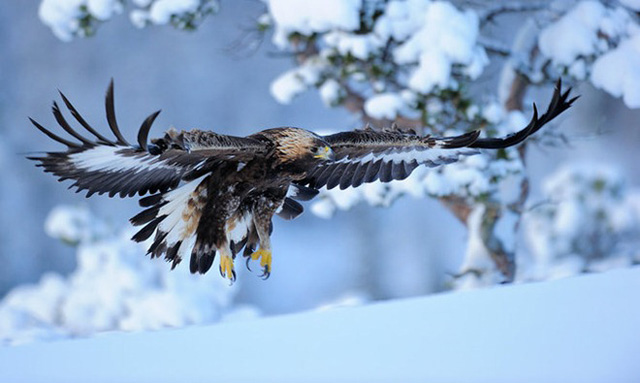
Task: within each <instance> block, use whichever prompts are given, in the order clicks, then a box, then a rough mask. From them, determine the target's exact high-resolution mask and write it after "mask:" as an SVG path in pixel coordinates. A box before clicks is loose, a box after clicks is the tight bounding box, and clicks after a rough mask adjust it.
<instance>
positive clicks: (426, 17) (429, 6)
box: [380, 1, 488, 93]
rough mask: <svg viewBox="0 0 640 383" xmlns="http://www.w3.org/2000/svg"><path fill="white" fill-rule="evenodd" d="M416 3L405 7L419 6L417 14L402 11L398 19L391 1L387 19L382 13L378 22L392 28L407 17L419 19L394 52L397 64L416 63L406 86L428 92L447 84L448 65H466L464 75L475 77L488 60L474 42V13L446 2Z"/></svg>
mask: <svg viewBox="0 0 640 383" xmlns="http://www.w3.org/2000/svg"><path fill="white" fill-rule="evenodd" d="M413 3H415V2H413ZM420 3H422V4H420V5H419V6H416V5H415V4H412V2H409V4H407V5H406V7H407V8H408V9H409V10H410V9H411V8H412V7H418V8H420V9H421V11H418V13H417V14H415V15H414V14H413V13H409V12H407V13H404V12H401V13H404V14H403V16H402V17H399V18H398V17H397V15H396V16H395V17H394V14H395V13H397V12H399V10H398V9H397V8H398V7H400V6H399V5H398V4H397V3H395V2H393V3H391V4H393V6H392V8H393V12H392V14H391V15H390V16H388V17H389V18H390V19H389V20H385V19H384V18H385V17H387V16H383V17H382V20H381V21H380V23H381V25H387V26H386V27H384V28H385V29H387V28H388V29H390V30H391V31H394V30H396V27H395V26H394V24H395V23H398V22H406V21H407V20H406V17H407V16H408V17H409V18H414V17H417V18H418V21H419V22H414V23H415V24H414V23H410V25H411V24H414V25H415V27H416V29H415V30H413V31H412V33H411V35H410V36H409V37H408V39H407V40H406V41H405V42H403V43H402V44H401V45H400V46H399V47H398V48H396V50H395V51H394V57H395V61H396V62H398V63H399V64H411V63H416V62H417V64H418V65H417V67H416V69H415V70H414V72H413V73H412V74H411V75H410V79H409V87H410V88H411V89H413V90H416V91H418V92H422V93H429V92H430V91H431V90H433V88H434V87H440V88H445V87H448V86H449V85H450V76H451V67H452V65H456V64H458V65H460V64H461V65H466V66H470V67H469V69H468V74H469V75H470V76H471V77H472V78H475V77H477V76H479V75H480V73H481V72H482V69H483V68H484V66H485V65H486V64H488V59H487V57H486V53H485V52H484V49H482V48H481V47H479V46H478V45H477V41H476V40H477V38H478V26H479V21H478V17H477V15H476V14H475V13H474V12H472V11H465V12H461V11H459V10H457V9H456V8H455V7H454V6H453V5H451V3H448V2H440V1H436V2H420ZM391 4H390V7H391ZM381 28H382V27H381ZM396 33H397V32H396ZM402 34H404V33H402Z"/></svg>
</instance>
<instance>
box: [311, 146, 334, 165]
mask: <svg viewBox="0 0 640 383" xmlns="http://www.w3.org/2000/svg"><path fill="white" fill-rule="evenodd" d="M313 157H314V158H320V159H323V160H328V161H333V159H334V158H335V156H334V154H333V150H331V148H330V147H328V146H325V147H324V148H322V149H320V151H319V152H318V154H316V155H315V156H313Z"/></svg>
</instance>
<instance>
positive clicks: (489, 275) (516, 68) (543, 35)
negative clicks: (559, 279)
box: [40, 0, 640, 285]
mask: <svg viewBox="0 0 640 383" xmlns="http://www.w3.org/2000/svg"><path fill="white" fill-rule="evenodd" d="M263 2H264V6H265V12H264V14H262V15H258V16H256V25H255V35H256V36H257V38H259V37H260V36H270V38H271V40H272V42H273V45H274V46H275V47H276V49H278V50H280V51H282V54H283V55H288V56H290V57H291V62H292V68H291V69H290V70H289V71H287V72H285V73H283V74H282V75H280V76H279V77H278V78H276V79H274V81H273V84H272V87H271V93H272V95H273V97H275V99H276V100H278V101H279V102H281V103H285V104H288V103H293V102H294V99H295V97H296V96H297V95H299V94H301V93H303V92H305V91H310V90H316V91H318V92H319V95H320V97H321V99H322V100H323V102H324V103H325V105H326V106H328V107H341V108H345V109H346V110H348V111H350V112H352V113H353V114H354V115H356V116H357V117H358V118H359V119H360V120H362V122H363V123H369V124H371V125H372V126H373V127H375V128H384V127H388V126H390V125H391V124H392V123H397V124H398V125H399V126H401V127H407V128H414V129H417V130H418V131H421V132H423V133H424V134H438V135H441V134H459V133H463V132H465V131H467V130H470V129H477V128H483V129H484V134H485V135H486V136H494V135H496V136H502V135H505V134H509V133H511V132H513V131H515V130H516V129H518V128H520V127H522V126H524V125H525V124H526V121H527V116H529V115H530V114H531V112H532V111H531V109H530V103H529V102H525V96H526V93H527V90H528V89H529V88H531V87H545V88H547V87H549V86H550V85H552V84H553V83H554V82H555V81H556V80H557V79H558V78H563V79H564V80H565V81H569V82H571V83H572V84H573V85H576V84H578V83H579V82H584V81H587V82H590V83H591V84H593V85H594V86H595V87H597V88H600V89H602V90H603V91H605V92H607V93H609V94H611V95H613V96H615V97H619V98H621V99H622V101H623V102H624V104H625V105H627V106H628V107H629V108H637V107H640V24H639V20H640V13H639V12H640V2H638V1H637V0H620V1H604V0H603V1H508V2H496V3H489V2H478V1H471V0H460V1H451V2H449V1H431V0H264V1H263ZM219 6H224V2H222V4H219V2H218V1H215V0H133V1H131V2H125V1H123V0H43V1H42V3H41V7H40V17H41V19H42V21H43V22H44V23H45V24H47V25H49V26H50V27H51V28H52V30H53V32H54V33H55V34H56V35H57V36H58V37H60V38H61V39H63V40H70V39H72V38H73V37H77V36H80V37H84V36H89V35H92V34H93V33H95V31H96V29H97V28H98V26H99V25H100V24H101V23H103V22H105V21H107V20H109V19H110V18H112V17H113V16H115V15H117V14H120V13H122V12H124V11H125V9H128V12H129V16H130V18H131V21H132V22H133V23H134V24H135V25H136V26H138V27H146V26H153V25H164V24H171V25H173V26H175V27H177V28H181V29H186V30H192V29H195V28H197V26H198V25H199V24H200V23H201V22H202V21H203V19H204V18H205V17H207V16H209V15H212V14H215V12H216V10H217V9H218V8H219ZM509 14H518V15H519V19H518V20H519V22H518V23H517V24H515V23H513V22H512V23H511V25H510V26H508V27H505V26H504V25H503V24H501V23H500V22H499V21H500V20H502V19H504V18H505V15H509ZM500 28H502V29H500ZM496 29H499V33H496ZM490 68H493V69H492V70H493V72H499V73H500V75H499V76H493V77H497V78H498V79H497V81H496V82H497V84H496V85H495V86H493V88H494V90H495V92H493V93H487V89H490V87H488V86H487V79H493V78H492V76H491V75H490V73H489V72H490V70H489V69H490ZM492 81H493V80H492ZM478 84H480V85H478ZM540 133H541V134H538V135H537V137H536V138H535V139H531V140H529V141H528V142H526V143H525V144H523V145H521V146H519V147H518V148H511V149H508V150H500V151H497V152H495V153H487V154H483V155H481V156H475V157H469V158H467V159H465V160H463V161H461V162H459V163H456V164H453V165H449V166H446V167H442V168H439V169H436V170H425V169H423V170H421V171H416V172H415V173H414V174H413V175H412V176H411V177H410V178H409V179H408V180H406V181H403V182H395V183H391V184H384V185H383V184H378V183H374V184H368V185H364V186H363V187H361V188H359V189H354V190H345V191H334V190H331V191H323V193H322V194H321V196H320V197H319V198H318V199H317V200H316V202H315V204H314V205H313V206H312V211H314V212H315V213H316V214H319V215H322V216H330V215H331V214H332V212H333V211H335V210H336V209H347V208H350V207H351V206H353V205H354V204H356V203H358V202H360V201H366V202H368V203H370V204H373V205H387V204H389V203H391V202H392V201H393V200H394V199H395V198H397V197H399V196H401V195H403V194H407V193H410V194H413V195H417V196H430V197H433V198H438V199H439V200H440V201H441V202H442V203H443V204H444V205H445V206H446V207H447V208H448V209H449V210H450V211H451V212H452V213H453V214H454V215H455V216H456V217H457V218H458V219H459V220H460V221H461V222H463V223H464V224H466V225H467V227H468V229H469V232H470V235H469V244H468V249H467V254H466V260H465V262H463V266H462V268H461V270H460V273H459V279H458V284H459V285H468V284H478V283H480V284H490V283H495V282H498V281H504V280H507V281H510V280H513V279H514V278H515V276H516V264H515V259H516V258H515V254H516V251H518V249H519V247H518V244H517V243H516V241H517V237H518V236H517V232H518V229H519V227H520V221H521V217H522V215H523V213H525V212H527V211H528V210H529V207H530V206H531V205H535V204H532V203H529V204H528V195H529V180H528V177H527V174H526V171H525V170H526V162H525V159H526V153H527V147H528V146H529V145H532V144H535V143H536V142H537V141H547V142H552V143H555V144H556V145H562V144H563V140H562V138H563V137H562V135H561V134H559V133H558V132H557V130H555V129H553V127H550V128H548V129H544V131H543V132H540ZM541 138H542V140H541ZM555 177H557V176H555ZM552 180H553V178H552ZM549 182H551V183H553V182H552V181H549ZM604 182H605V184H607V185H609V182H610V180H605V181H604ZM589 185H590V183H589V182H583V183H580V182H578V183H576V185H574V187H575V188H577V189H578V190H577V191H576V192H575V193H574V194H573V195H574V196H578V195H580V196H583V197H581V198H584V199H587V200H592V199H597V198H599V197H598V193H601V191H599V190H597V188H593V187H590V186H589ZM550 190H555V189H553V188H552V189H550ZM556 192H557V193H560V194H562V193H563V192H562V191H550V193H551V194H553V195H550V202H549V203H550V204H555V205H550V206H555V207H554V208H552V209H551V210H549V209H547V208H546V207H541V208H540V211H544V213H539V214H540V216H538V217H537V218H534V219H532V221H533V222H538V223H540V222H542V221H544V219H547V221H548V223H553V222H557V220H559V219H560V218H558V217H559V216H562V214H563V213H562V211H563V209H565V208H564V207H563V205H562V204H564V203H565V202H563V201H560V200H556V199H555V197H556V196H555V194H554V193H556ZM552 197H553V198H552ZM572 198H573V197H572ZM575 198H577V197H575ZM618 203H620V204H627V203H632V202H630V200H624V201H622V200H621V201H618ZM605 205H606V204H605ZM536 206H537V205H536ZM634 206H635V205H634ZM606 208H607V209H609V208H612V207H611V206H610V205H606ZM619 208H620V207H616V209H619ZM621 209H622V210H624V209H625V208H624V207H623V208H621ZM534 210H535V209H534ZM532 211H533V210H532ZM608 211H609V210H607V212H608ZM634 211H635V212H636V213H635V214H638V213H637V209H636V210H634ZM592 213H593V212H591V213H590V210H588V209H587V210H586V211H585V213H584V214H587V215H589V214H592ZM531 214H532V215H535V214H538V213H535V212H532V213H531ZM594 214H595V213H594ZM607 214H608V213H607ZM542 217H546V218H542ZM636 218H637V217H635V218H633V219H636ZM552 226H553V225H552ZM527 227H528V228H531V227H536V224H531V225H527ZM554 227H555V226H554ZM573 230H574V231H573V232H571V233H566V232H563V231H561V230H560V231H554V230H539V231H536V233H535V235H534V236H533V237H535V241H534V242H535V243H536V244H537V245H539V244H540V243H544V244H547V245H548V246H547V247H546V248H545V249H546V250H544V251H545V252H546V254H547V256H552V257H555V255H559V253H562V252H563V251H560V250H558V249H559V247H561V245H560V244H570V243H572V241H573V242H575V238H582V237H583V236H588V235H591V234H592V232H593V230H596V231H598V236H599V237H600V239H598V241H600V242H599V243H602V244H604V243H607V242H611V241H614V242H617V240H616V238H618V236H620V235H622V232H624V231H625V230H626V229H625V228H621V227H614V228H612V229H611V230H600V229H598V228H597V227H596V228H594V227H592V226H590V225H585V226H579V227H576V228H574V229H573ZM528 237H529V238H531V237H532V236H531V235H529V236H528ZM562 246H564V245H562ZM567 246H570V245H567ZM603 246H604V245H603ZM520 248H521V247H520ZM539 248H540V246H537V247H536V246H534V251H533V252H534V253H536V254H537V252H538V251H539ZM612 249H613V248H607V247H605V248H602V249H601V251H600V250H599V251H600V254H601V255H599V257H602V256H607V255H608V254H609V253H608V252H609V251H613V250H612ZM567 251H569V250H567ZM580 251H581V250H576V249H573V250H571V251H570V252H571V253H576V252H577V253H576V254H583V253H581V252H580ZM584 256H585V257H587V258H588V259H591V258H590V257H592V255H588V254H585V255H584ZM524 275H528V274H527V273H524ZM538 277H544V276H538Z"/></svg>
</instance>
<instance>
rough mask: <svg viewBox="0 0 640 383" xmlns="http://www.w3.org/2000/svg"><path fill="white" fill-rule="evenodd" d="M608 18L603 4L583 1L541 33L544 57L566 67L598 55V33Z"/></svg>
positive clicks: (540, 40) (540, 44)
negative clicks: (578, 59) (580, 59)
mask: <svg viewBox="0 0 640 383" xmlns="http://www.w3.org/2000/svg"><path fill="white" fill-rule="evenodd" d="M606 14H607V10H606V8H605V6H604V5H602V3H600V2H597V1H581V2H580V3H578V5H576V6H575V7H574V8H573V9H572V10H571V11H569V12H568V13H567V14H565V15H564V16H563V17H561V18H560V19H559V20H558V21H556V22H555V23H552V24H551V25H549V26H547V27H546V28H544V29H543V30H542V32H540V38H539V46H540V50H541V52H542V54H544V55H545V56H548V57H551V59H552V60H553V62H554V63H556V64H563V65H571V63H573V61H574V60H575V59H576V58H578V57H580V56H589V55H592V54H595V53H596V52H597V51H598V36H597V33H598V29H599V27H600V24H601V23H602V21H603V20H604V19H605V17H606Z"/></svg>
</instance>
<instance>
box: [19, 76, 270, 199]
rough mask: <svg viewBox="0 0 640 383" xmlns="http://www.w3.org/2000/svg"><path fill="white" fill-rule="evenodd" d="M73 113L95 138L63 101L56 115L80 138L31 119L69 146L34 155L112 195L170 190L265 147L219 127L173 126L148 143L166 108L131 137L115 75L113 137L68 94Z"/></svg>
mask: <svg viewBox="0 0 640 383" xmlns="http://www.w3.org/2000/svg"><path fill="white" fill-rule="evenodd" d="M60 95H61V96H62V99H63V101H64V103H65V105H66V106H67V109H69V112H70V113H71V115H72V116H73V117H74V118H75V119H76V120H77V122H78V124H79V125H80V126H82V127H83V128H84V129H85V130H86V131H87V132H88V133H89V134H90V136H89V137H90V138H87V137H85V136H83V135H82V134H80V133H78V131H76V130H74V129H73V128H72V127H71V125H70V124H69V123H68V122H67V120H66V119H65V118H64V116H63V114H62V112H61V110H60V108H59V107H58V104H57V103H55V102H54V103H53V115H54V117H55V119H56V121H57V122H58V124H59V125H60V127H61V128H62V129H63V130H64V131H65V132H67V133H68V134H69V135H70V136H71V137H73V138H74V139H75V140H69V139H66V138H63V137H60V136H58V135H56V134H54V133H53V132H51V131H50V130H48V129H46V128H44V127H43V126H42V125H40V124H39V123H37V122H36V121H34V120H33V119H31V122H32V123H33V124H34V125H35V126H36V128H38V129H39V130H40V131H42V132H43V133H44V134H46V135H47V136H48V137H49V138H51V139H53V140H55V141H57V142H59V143H62V144H64V145H66V147H67V148H66V150H65V151H59V152H48V153H46V154H45V155H43V156H32V157H29V159H32V160H35V161H38V162H39V164H38V165H37V166H41V167H43V168H44V171H45V172H50V173H53V174H54V175H56V176H57V177H58V179H59V180H60V181H63V180H67V179H68V180H72V181H75V182H74V183H73V184H72V185H71V186H70V188H75V189H76V191H78V192H79V191H82V190H86V191H87V197H89V196H91V195H92V194H94V193H97V194H103V193H108V194H109V196H110V197H112V196H114V195H119V196H120V197H133V196H134V195H136V194H139V195H144V194H146V193H156V192H166V191H168V190H172V189H174V188H176V187H178V185H179V184H180V183H181V182H182V181H190V180H193V179H195V178H198V177H200V176H201V175H202V174H205V173H207V172H209V171H211V169H212V168H215V167H216V166H217V165H219V163H221V162H224V163H227V164H233V163H234V162H235V163H238V164H240V163H246V162H248V161H249V160H250V159H251V158H253V156H254V155H256V154H257V153H260V152H261V151H263V150H264V149H265V145H264V143H262V142H260V141H257V140H254V139H250V138H244V137H233V136H227V135H222V134H216V133H213V132H207V131H199V130H191V131H187V132H185V131H182V132H177V131H176V130H173V129H171V130H169V131H168V132H167V133H166V134H165V136H164V137H163V138H159V139H154V140H151V143H147V138H148V135H149V130H150V129H151V125H152V124H153V121H154V120H155V118H156V117H157V116H158V114H159V113H160V111H158V112H155V113H153V114H151V115H150V116H149V117H148V118H147V119H146V120H145V121H144V122H143V123H142V126H141V127H140V130H139V131H138V137H137V143H136V144H130V143H128V142H127V141H126V139H125V138H124V136H123V135H122V133H121V132H120V129H119V127H118V124H117V122H116V117H115V108H114V100H113V81H112V82H111V84H110V85H109V88H108V90H107V94H106V102H105V106H106V114H107V122H108V125H109V128H110V130H111V132H112V133H113V136H114V138H107V137H105V136H104V135H102V134H101V133H99V132H98V131H97V130H95V129H94V128H93V127H91V126H90V125H89V124H88V123H87V122H86V121H85V120H84V118H82V116H81V115H80V114H79V113H78V111H77V110H76V109H75V107H74V106H73V105H72V104H71V103H70V102H69V100H68V99H67V98H66V97H65V96H64V95H63V94H62V93H60Z"/></svg>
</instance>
